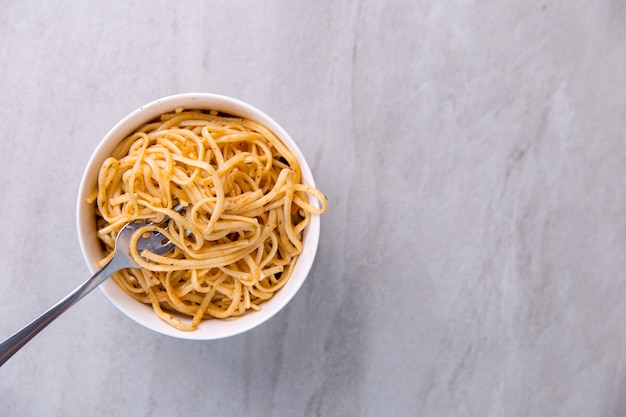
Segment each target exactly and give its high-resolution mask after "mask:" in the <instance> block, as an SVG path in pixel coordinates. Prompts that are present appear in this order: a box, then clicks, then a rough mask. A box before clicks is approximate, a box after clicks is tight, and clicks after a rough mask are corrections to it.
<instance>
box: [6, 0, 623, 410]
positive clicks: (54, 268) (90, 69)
mask: <svg viewBox="0 0 626 417" xmlns="http://www.w3.org/2000/svg"><path fill="white" fill-rule="evenodd" d="M2 10H3V11H2V13H1V14H0V22H1V23H2V24H1V25H0V108H1V109H2V111H0V128H1V131H2V135H1V136H0V141H1V143H2V152H1V153H0V167H1V169H2V179H1V181H0V193H1V195H2V198H1V199H0V214H1V220H0V230H1V239H0V317H2V320H0V338H5V337H8V336H9V335H10V334H12V333H13V332H14V331H15V330H17V329H18V328H20V327H21V326H22V325H24V324H26V323H27V322H28V321H30V320H31V319H32V318H34V317H35V316H36V315H38V314H39V313H41V312H42V311H43V310H45V309H46V308H47V307H49V306H51V305H52V304H54V303H55V302H56V301H58V300H59V299H61V298H62V297H63V296H65V295H66V294H67V293H68V292H69V291H71V290H72V289H74V288H75V287H76V286H78V285H79V284H80V283H81V282H82V281H83V280H85V279H86V278H87V277H88V276H89V271H88V269H87V267H86V265H85V263H84V261H83V259H82V256H81V253H80V249H79V246H78V241H77V233H76V227H75V223H76V222H75V205H76V201H75V200H76V194H77V190H78V185H79V181H80V177H81V174H82V171H83V169H84V167H85V164H86V163H87V159H88V158H89V156H90V154H91V152H92V151H93V150H94V148H95V147H96V145H97V144H98V142H99V141H100V139H101V138H102V137H103V136H104V134H105V133H106V132H107V131H108V130H109V129H110V128H111V127H112V126H113V125H114V124H115V123H116V122H117V121H118V120H119V119H121V118H122V117H124V116H125V115H126V114H127V113H129V112H130V111H132V110H134V109H135V108H137V107H139V106H141V105H143V104H145V103H147V102H149V101H151V100H153V99H156V98H159V97H162V96H165V95H169V94H174V93H182V92H214V93H221V94H226V95H230V96H233V97H236V98H239V99H242V100H245V101H248V102H249V103H251V104H253V105H255V106H257V107H259V108H261V109H262V110H263V111H265V112H267V113H268V114H270V115H271V116H272V117H273V118H275V119H276V120H277V121H278V122H279V123H281V124H282V125H283V126H284V127H285V128H286V130H287V131H288V132H290V134H291V135H292V137H293V138H294V139H295V140H296V141H297V142H298V144H299V146H300V148H301V149H302V151H303V153H304V154H305V156H306V157H307V158H308V159H309V161H310V165H311V168H312V170H313V172H314V175H315V176H316V180H317V185H318V187H319V188H320V189H322V191H323V192H324V193H325V194H326V195H327V196H328V198H329V202H330V206H329V210H328V212H327V213H325V214H324V215H323V218H322V230H321V232H322V234H321V240H320V247H319V250H318V255H317V258H316V263H315V265H314V267H313V269H312V271H311V274H310V276H309V279H308V280H307V282H306V283H305V285H304V286H303V288H302V289H301V290H300V292H299V293H298V294H297V296H296V297H295V298H294V299H293V301H292V303H291V304H290V305H289V306H288V307H287V308H286V309H285V310H283V311H282V312H281V313H280V314H278V315H277V316H276V317H274V318H273V319H272V320H270V321H269V322H267V323H265V324H264V325H262V326H261V327H259V328H257V329H255V330H252V331H250V332H248V333H245V334H242V335H239V336H236V337H233V338H230V339H225V340H219V341H212V342H191V341H184V340H178V339H173V338H169V337H165V336H161V335H159V334H155V333H152V332H150V331H149V330H146V329H144V328H142V327H140V326H139V325H137V324H135V323H134V322H132V321H131V320H130V319H128V318H126V317H125V316H124V315H123V314H122V313H120V312H119V311H118V310H117V309H116V308H115V307H114V306H113V305H112V304H111V303H110V302H109V301H108V300H107V299H106V297H105V296H104V295H103V294H102V293H101V292H100V291H96V292H94V293H93V294H90V295H89V296H88V297H87V298H86V299H84V300H82V301H81V302H80V303H79V304H77V305H76V306H75V307H73V308H72V309H71V310H70V311H68V312H67V313H65V314H64V315H63V316H62V317H61V318H59V319H58V320H57V321H55V322H54V323H53V324H52V325H51V326H50V327H48V328H47V329H45V330H44V331H43V332H42V333H41V334H40V335H39V336H37V338H36V339H34V340H33V341H31V342H30V343H29V344H28V345H27V346H26V347H24V348H23V349H22V350H21V351H20V352H18V353H17V354H16V355H15V356H14V357H13V358H12V359H11V360H10V361H9V362H7V363H6V364H5V365H4V366H3V367H2V368H0V415H3V416H42V415H46V416H64V417H65V416H85V415H90V416H119V415H133V416H169V415H188V416H193V415H216V414H218V413H219V414H220V415H237V416H248V415H249V416H252V415H254V416H418V415H419V416H483V417H485V416H498V417H502V416H504V417H506V416H511V417H513V416H515V417H519V416H540V415H544V416H567V417H571V416H590V417H591V416H594V417H595V416H623V415H626V303H625V302H624V300H625V299H626V274H625V272H624V271H626V193H625V192H624V190H625V182H626V89H625V88H624V87H623V79H624V75H625V74H626V42H625V41H626V25H625V24H624V22H626V6H625V4H624V3H623V2H619V1H600V2H588V1H582V0H573V1H565V0H556V1H552V2H544V1H526V2H516V3H512V2H498V1H494V0H485V1H456V2H441V1H432V0H429V1H409V0H392V1H388V2H380V1H374V0H362V1H354V2H347V1H340V2H335V1H321V2H287V1H282V2H275V1H270V2H256V1H242V2H229V1H215V2H202V1H189V2H180V3H172V2H164V1H157V2H151V1H137V2H131V3H123V2H71V3H70V2H67V1H57V2H36V1H32V0H26V1H22V2H9V3H7V4H5V5H4V6H3V9H2Z"/></svg>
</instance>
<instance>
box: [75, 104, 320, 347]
mask: <svg viewBox="0 0 626 417" xmlns="http://www.w3.org/2000/svg"><path fill="white" fill-rule="evenodd" d="M179 106H183V107H184V108H185V109H201V110H217V111H221V112H224V113H228V114H231V115H233V116H238V117H244V118H247V119H251V120H254V121H256V122H259V123H261V124H262V125H265V126H266V127H267V128H269V129H270V130H272V131H273V132H274V134H275V135H276V136H278V138H279V139H280V140H281V141H282V142H283V143H284V144H285V145H286V146H287V147H288V148H289V149H290V150H291V151H292V152H293V154H294V155H295V157H296V158H297V159H298V161H299V162H300V167H301V170H302V181H303V182H304V183H305V184H309V185H311V186H315V183H314V180H313V175H312V173H311V170H310V168H309V166H308V164H307V163H306V160H305V159H304V156H303V155H302V152H301V151H300V149H298V146H297V145H296V143H295V142H294V141H293V139H292V138H291V137H290V136H289V134H287V132H286V131H285V130H284V129H283V128H282V127H281V126H280V125H278V123H276V122H275V121H274V120H273V119H271V118H270V117H269V116H268V115H266V114H265V113H263V112H262V111H260V110H258V109H256V108H255V107H253V106H251V105H249V104H247V103H244V102H242V101H239V100H236V99H233V98H230V97H226V96H221V95H217V94H204V93H203V94H180V95H175V96H169V97H165V98H162V99H159V100H155V101H153V102H151V103H149V104H147V105H145V106H143V107H140V108H139V109H137V110H135V111H134V112H132V113H131V114H129V115H128V116H126V117H125V118H124V119H122V120H121V121H120V122H119V123H118V124H117V125H115V126H114V127H113V129H111V131H109V133H107V135H106V136H105V137H104V139H103V140H102V141H101V142H100V144H99V145H98V147H97V148H96V150H95V152H94V153H93V155H92V156H91V158H90V159H89V162H88V163H87V167H86V169H85V171H84V174H83V177H82V180H81V183H80V187H79V192H78V200H77V227H78V236H79V242H80V246H81V250H82V252H83V257H84V258H85V261H86V263H87V265H88V267H89V269H90V271H91V272H92V273H95V272H96V271H97V270H98V268H97V266H96V263H97V261H99V260H100V259H102V258H103V257H104V252H103V251H102V248H101V246H100V242H99V240H98V237H97V235H96V224H95V215H94V204H88V203H87V201H86V196H87V195H88V194H89V193H90V192H91V191H92V190H94V189H95V188H96V186H97V176H98V171H99V168H100V166H101V165H102V163H103V162H104V160H105V159H106V158H107V157H108V156H109V155H110V154H111V152H112V151H113V149H114V148H115V146H116V145H117V144H118V143H119V142H120V141H121V140H122V139H124V138H125V137H126V136H128V135H129V134H131V133H132V132H133V131H134V130H135V129H136V128H137V127H139V126H140V125H142V124H143V123H146V122H149V121H150V120H153V119H155V118H156V117H158V116H160V115H161V114H163V113H167V112H170V111H173V110H175V109H176V108H177V107H179ZM312 203H314V204H315V202H313V201H312ZM319 228H320V223H319V216H317V215H314V216H312V218H311V222H310V223H309V225H308V226H307V228H306V230H305V231H304V233H303V248H304V249H303V252H302V254H301V255H300V256H299V258H298V261H297V263H296V266H295V268H294V270H293V273H292V276H291V278H290V279H289V281H288V282H287V283H286V284H285V286H284V287H283V288H282V289H281V290H279V291H278V292H277V293H276V294H275V295H274V296H273V297H272V298H271V299H270V300H268V301H266V302H264V303H263V304H261V310H260V311H255V312H249V313H247V314H245V315H244V316H242V317H237V318H229V319H214V320H205V321H203V322H202V323H201V324H200V325H199V327H198V329H197V330H195V331H193V332H184V331H181V330H178V329H176V328H174V327H172V326H170V325H169V324H167V323H165V322H163V321H162V320H161V319H159V318H158V317H157V315H156V314H155V313H154V312H153V310H152V307H151V306H148V305H144V304H142V303H140V302H138V301H137V300H135V299H133V298H131V297H130V296H128V295H127V294H126V293H124V292H123V291H122V290H121V289H119V288H118V286H117V285H116V284H115V282H114V281H113V280H107V281H105V282H104V283H103V284H102V285H101V290H102V291H103V292H104V294H105V295H106V296H107V297H108V298H109V300H111V302H112V303H113V304H114V305H115V306H117V308H119V309H120V310H121V311H122V312H123V313H124V314H126V315H127V316H128V317H130V318H131V319H133V320H135V321H136V322H137V323H139V324H141V325H143V326H145V327H147V328H149V329H152V330H154V331H156V332H158V333H161V334H164V335H168V336H173V337H178V338H183V339H194V340H209V339H220V338H224V337H228V336H233V335H236V334H239V333H242V332H245V331H247V330H250V329H252V328H254V327H256V326H258V325H260V324H261V323H263V322H265V321H266V320H268V319H269V318H271V317H272V316H274V315H275V314H276V313H277V312H278V311H280V310H281V309H282V308H283V307H284V306H285V305H286V304H287V303H288V302H289V301H290V300H291V299H292V298H293V296H294V295H295V294H296V292H297V291H298V290H299V289H300V287H301V286H302V284H303V283H304V280H305V279H306V276H307V274H308V272H309V270H310V268H311V265H312V264H313V259H314V258H315V253H316V251H317V245H318V240H319ZM183 320H188V319H185V318H183Z"/></svg>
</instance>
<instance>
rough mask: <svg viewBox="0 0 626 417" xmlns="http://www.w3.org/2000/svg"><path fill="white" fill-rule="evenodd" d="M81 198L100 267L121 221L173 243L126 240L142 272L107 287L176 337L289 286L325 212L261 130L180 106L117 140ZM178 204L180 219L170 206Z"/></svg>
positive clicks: (290, 158)
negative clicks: (92, 208)
mask: <svg viewBox="0 0 626 417" xmlns="http://www.w3.org/2000/svg"><path fill="white" fill-rule="evenodd" d="M309 197H313V199H311V200H312V201H315V200H317V202H318V203H311V202H310V201H309V200H310V199H309ZM90 199H91V200H97V204H96V218H97V229H98V237H99V238H100V239H101V241H102V242H103V244H104V246H105V248H106V251H107V252H108V253H109V255H108V256H107V257H106V258H105V259H103V260H102V261H101V264H104V263H106V262H107V261H108V259H110V257H111V256H113V249H114V246H115V238H116V237H117V234H118V232H119V231H120V229H121V228H122V226H124V225H125V224H126V223H128V222H130V221H134V220H138V219H149V220H152V221H153V222H154V223H153V225H152V226H150V227H151V228H152V229H153V230H158V231H160V232H161V233H163V234H165V235H166V236H167V237H168V238H169V239H170V240H171V241H172V242H173V243H174V244H175V245H176V247H175V249H174V250H172V251H171V252H170V253H168V254H166V255H165V256H158V255H156V254H154V253H150V252H144V253H141V254H140V253H137V249H136V245H134V244H131V248H133V249H131V255H132V257H133V259H134V260H135V262H137V264H138V265H140V266H141V269H125V270H122V271H119V272H117V273H115V274H114V275H113V280H114V281H115V282H116V283H117V285H118V286H119V287H120V288H121V289H122V290H123V291H124V292H126V293H127V294H129V295H130V296H132V297H134V298H135V299H137V300H139V301H141V302H142V303H146V304H149V305H151V306H152V308H153V309H154V311H155V313H156V314H157V315H158V316H159V317H160V318H161V319H163V320H164V321H166V322H167V323H169V324H170V325H172V326H174V327H176V328H177V329H180V330H185V331H191V330H194V329H196V328H197V327H198V325H199V323H200V322H201V321H202V320H203V319H210V318H226V317H235V316H240V315H243V314H245V313H246V312H248V311H251V310H260V308H261V307H260V304H261V303H263V302H264V301H266V300H268V299H270V298H271V297H272V296H273V295H274V294H275V293H276V291H278V290H279V289H280V288H281V287H283V286H284V285H285V283H286V282H287V280H288V279H289V276H290V275H291V272H292V270H293V268H294V265H295V263H296V260H297V259H298V255H299V254H300V253H301V251H302V234H303V231H304V229H305V228H306V226H307V224H308V223H309V221H310V219H311V216H313V215H316V214H320V213H323V212H324V211H325V210H326V207H327V201H326V198H325V196H324V195H323V194H322V193H321V192H320V191H319V190H318V189H316V188H314V187H311V186H309V185H306V184H303V183H302V180H301V171H300V165H299V163H298V160H297V159H296V157H295V156H294V155H293V154H292V153H291V151H289V149H288V148H287V147H286V146H285V145H284V144H283V143H282V142H281V141H280V140H279V139H278V138H277V137H276V136H275V135H274V134H273V133H272V132H271V131H270V130H269V129H267V128H266V127H264V126H262V125H260V124H258V123H256V122H253V121H251V120H248V119H241V118H235V117H230V116H226V115H221V114H218V113H217V112H202V111H197V110H187V111H185V110H183V109H182V108H178V109H176V111H175V112H172V113H167V114H163V115H162V116H161V117H160V118H159V119H158V120H156V121H154V122H150V123H147V124H145V125H144V126H142V127H140V128H139V129H138V130H137V131H136V132H134V133H133V134H131V135H130V136H128V137H127V138H126V139H124V140H123V141H122V142H121V143H120V144H119V145H118V146H117V147H116V148H115V150H114V151H113V153H112V156H111V157H109V158H107V159H106V160H105V161H104V163H103V164H102V166H101V168H100V171H99V175H98V189H97V191H94V193H92V194H91V196H90ZM179 203H180V204H182V205H183V206H184V207H185V210H184V213H182V214H181V213H179V212H177V211H175V210H173V207H174V206H175V205H176V204H179ZM159 223H162V224H159ZM139 235H140V233H137V234H136V235H135V237H134V242H136V241H137V239H138V238H139ZM172 313H180V314H179V315H183V316H186V317H189V318H190V320H185V321H183V320H180V319H179V318H177V317H176V316H175V315H174V314H172Z"/></svg>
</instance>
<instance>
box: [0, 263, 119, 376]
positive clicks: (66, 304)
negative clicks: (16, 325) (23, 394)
mask: <svg viewBox="0 0 626 417" xmlns="http://www.w3.org/2000/svg"><path fill="white" fill-rule="evenodd" d="M114 259H115V258H114ZM120 269H121V268H120V266H119V265H118V264H117V263H116V262H113V261H111V262H109V263H108V264H107V265H106V266H104V267H103V268H102V269H101V270H99V271H98V272H96V273H95V274H94V275H93V276H92V277H91V278H89V279H88V280H87V281H85V282H84V283H83V284H82V285H81V286H80V287H78V288H76V289H75V290H74V291H72V292H71V293H70V294H68V295H67V296H66V297H65V298H63V299H62V300H61V301H59V302H58V303H56V304H55V305H54V306H52V307H50V308H49V309H48V310H47V311H46V312H45V313H43V314H42V315H40V316H39V317H37V318H36V319H35V320H33V321H31V322H30V323H29V324H27V325H26V326H24V327H23V328H22V329H21V330H18V331H17V332H15V333H14V334H13V335H12V336H9V338H8V339H6V340H4V341H3V342H2V343H0V366H2V365H3V364H4V363H5V362H6V361H7V360H9V358H10V357H11V356H13V355H14V354H15V353H16V352H17V351H18V350H20V349H21V348H22V347H23V346H24V345H25V344H26V343H28V342H29V341H30V340H31V339H32V338H33V337H35V336H36V335H37V334H38V333H39V332H40V331H42V330H43V329H44V328H45V327H46V326H48V325H49V324H50V323H52V322H53V321H54V319H56V318H57V317H59V316H60V315H61V314H63V313H64V312H65V311H67V309H69V308H70V307H72V306H73V305H74V304H76V303H77V302H78V301H79V300H80V299H81V298H83V297H84V296H85V295H87V294H89V292H91V291H92V290H93V289H94V288H96V287H97V286H98V285H100V284H101V283H102V282H104V280H106V279H107V278H108V277H110V276H111V275H112V274H113V273H114V272H116V271H118V270H120Z"/></svg>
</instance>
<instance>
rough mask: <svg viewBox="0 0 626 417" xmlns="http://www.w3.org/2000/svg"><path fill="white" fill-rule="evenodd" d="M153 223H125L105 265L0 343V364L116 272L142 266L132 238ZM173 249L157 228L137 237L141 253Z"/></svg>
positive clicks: (176, 209) (162, 252)
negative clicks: (131, 246)
mask: <svg viewBox="0 0 626 417" xmlns="http://www.w3.org/2000/svg"><path fill="white" fill-rule="evenodd" d="M181 208H182V205H180V204H179V205H178V206H176V207H174V210H175V211H179V210H180V209H181ZM168 219H169V218H168V217H166V218H165V219H164V220H163V221H162V222H161V223H158V225H162V224H164V223H165V222H167V220H168ZM151 224H154V223H148V222H146V221H145V220H135V221H133V222H129V223H127V224H126V225H124V227H122V229H121V230H120V232H119V233H118V235H117V238H116V239H115V249H114V251H115V255H114V256H113V258H112V259H111V260H110V261H109V262H108V263H107V264H106V265H105V266H104V267H102V269H100V270H99V271H98V272H96V273H95V274H94V275H93V276H92V277H91V278H89V279H88V280H87V281H85V282H84V283H83V284H82V285H81V286H79V287H78V288H76V289H75V290H74V291H72V292H71V293H69V294H68V295H67V296H66V297H65V298H63V299H62V300H61V301H59V302H58V303H56V304H55V305H54V306H52V307H50V308H49V309H48V310H47V311H46V312H45V313H43V314H41V315H40V316H39V317H37V318H36V319H35V320H33V321H32V322H30V323H29V324H27V325H26V326H24V327H23V328H22V329H21V330H18V331H17V332H16V333H14V334H13V335H12V336H9V338H8V339H6V340H4V341H3V342H2V343H0V366H2V365H3V364H4V363H5V362H6V361H7V360H9V358H10V357H11V356H13V355H14V354H15V353H16V352H17V351H18V350H20V349H21V348H22V347H23V346H24V345H25V344H26V343H28V342H29V341H30V340H31V339H32V338H33V337H35V336H36V335H37V334H38V333H39V332H40V331H42V330H43V329H44V328H45V327H46V326H48V325H49V324H50V323H52V321H54V319H56V318H57V317H59V316H60V315H61V314H63V313H64V312H65V311H67V310H68V309H69V308H70V307H72V306H73V305H74V304H76V303H77V302H78V301H79V300H81V299H82V298H83V297H84V296H85V295H87V294H89V293H90V292H91V291H92V290H93V289H94V288H96V287H97V286H99V285H100V284H102V283H103V282H104V281H105V280H106V279H107V278H109V277H110V276H111V275H113V274H114V273H115V272H117V271H119V270H121V269H125V268H139V265H138V264H137V263H136V262H135V260H134V259H133V257H132V256H131V255H130V241H131V239H132V237H133V236H134V234H135V233H136V232H137V231H138V230H140V229H141V228H143V227H145V226H148V225H151ZM173 248H174V244H173V243H172V242H171V241H170V240H169V239H167V237H166V236H165V235H164V234H163V233H160V232H157V231H150V232H146V233H143V234H142V235H141V236H140V237H139V239H138V240H137V252H138V253H142V252H143V251H144V250H147V251H149V252H153V253H155V254H157V255H165V254H166V253H168V252H169V251H171V250H172V249H173Z"/></svg>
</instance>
